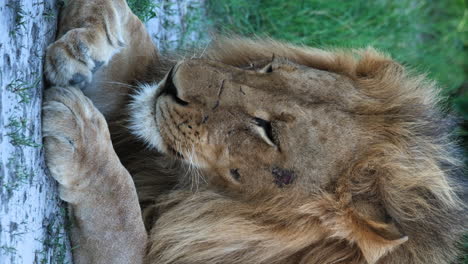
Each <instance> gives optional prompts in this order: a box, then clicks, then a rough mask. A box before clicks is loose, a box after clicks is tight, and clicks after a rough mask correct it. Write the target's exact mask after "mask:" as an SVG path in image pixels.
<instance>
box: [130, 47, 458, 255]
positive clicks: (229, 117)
mask: <svg viewBox="0 0 468 264" xmlns="http://www.w3.org/2000/svg"><path fill="white" fill-rule="evenodd" d="M206 53H207V55H204V56H203V59H190V60H184V61H181V62H179V63H178V64H176V65H175V66H174V67H173V68H172V70H171V71H170V72H169V73H168V74H167V75H166V77H165V78H164V79H163V80H162V81H161V82H160V83H159V84H158V85H154V86H152V85H147V86H143V88H142V90H141V91H140V92H138V93H137V94H136V95H135V96H134V98H133V101H132V103H131V104H130V106H131V125H132V127H131V128H132V130H133V132H134V133H135V134H136V135H137V136H139V137H140V138H141V139H143V140H144V141H145V142H147V143H149V144H150V145H152V146H154V147H156V148H157V149H158V150H159V151H160V152H163V153H166V154H168V155H172V156H174V157H177V158H179V159H182V160H185V161H186V162H187V163H189V164H191V165H193V166H196V167H198V168H200V169H201V170H203V172H204V175H205V177H206V182H203V181H202V182H201V183H202V184H203V189H202V191H201V192H188V191H186V190H181V191H180V192H179V191H175V192H174V193H171V195H169V196H167V197H166V196H165V199H166V200H167V201H163V202H162V203H163V204H171V206H172V205H173V206H174V207H173V208H171V209H167V211H165V212H164V213H163V214H162V215H161V216H160V217H159V218H158V220H157V221H158V222H157V224H156V225H155V227H154V228H153V230H152V235H153V236H154V237H157V238H158V239H157V240H155V242H154V243H155V244H153V249H152V253H151V254H153V255H155V256H160V254H163V253H162V252H171V253H167V255H166V257H168V259H169V260H172V259H173V258H175V257H174V252H175V251H167V248H168V246H167V245H168V244H171V245H173V249H177V252H179V251H178V250H179V248H181V247H182V248H185V251H180V252H179V253H180V254H179V255H178V256H179V257H180V260H181V261H180V263H186V262H189V261H186V260H187V259H193V258H194V257H198V259H200V260H203V261H200V263H208V262H209V261H212V260H213V259H214V258H215V257H219V260H220V261H219V263H222V262H223V261H222V260H224V259H225V258H226V256H227V255H228V256H230V257H229V259H232V260H233V263H298V262H299V261H298V259H301V260H302V262H301V263H325V262H326V263H335V262H336V263H337V262H338V260H339V261H343V263H344V262H346V263H365V262H366V261H367V263H377V262H378V261H379V260H380V259H382V258H387V259H391V258H392V255H391V254H388V253H389V252H392V251H393V250H395V252H397V251H396V249H397V248H399V250H400V251H399V253H398V252H397V253H395V254H400V255H401V256H402V258H401V259H406V257H405V256H406V254H407V253H404V252H413V249H414V248H417V250H421V252H423V251H424V252H425V254H426V253H427V252H428V251H427V250H425V249H421V248H419V244H418V243H419V242H418V241H421V240H428V238H430V237H431V236H433V234H434V233H435V232H439V233H440V230H445V229H443V227H441V226H439V225H438V224H434V223H439V222H440V223H445V222H447V221H452V220H450V219H452V216H454V215H455V214H449V213H447V214H446V215H443V214H441V215H440V217H439V218H438V219H439V220H437V221H439V222H435V221H434V216H435V215H434V211H433V209H434V208H435V205H434V204H438V205H437V206H439V207H437V208H440V210H439V209H437V210H439V212H442V211H443V210H446V208H457V206H458V205H457V202H456V198H453V197H454V195H453V191H452V188H451V187H450V184H451V183H450V182H449V181H450V180H449V179H448V176H447V174H446V171H444V170H443V169H441V167H440V166H441V164H452V165H453V164H455V163H456V160H455V159H453V160H452V159H451V158H450V155H448V154H447V155H446V154H444V153H449V151H450V150H449V148H450V143H449V141H447V140H446V139H447V138H448V137H440V136H435V135H437V134H438V133H442V134H443V133H446V132H440V131H441V130H440V128H439V125H438V124H439V123H440V120H442V119H441V118H440V116H438V114H437V111H438V109H437V107H436V102H437V99H436V98H437V94H436V92H435V89H434V87H433V85H432V84H431V83H428V82H426V81H424V78H422V77H420V76H416V77H411V76H409V75H407V73H406V72H405V71H404V69H403V67H402V66H401V65H399V64H397V63H395V62H394V61H392V60H391V59H390V58H388V57H385V56H383V55H382V54H379V53H377V52H375V51H374V50H372V49H369V50H365V51H355V53H353V52H329V51H323V50H318V49H308V48H303V47H296V46H291V45H287V44H282V43H278V42H272V41H249V40H242V39H240V40H236V39H234V40H232V39H230V40H227V41H219V42H215V43H214V44H213V46H212V47H211V48H209V49H208V50H207V52H206ZM272 54H274V55H275V56H276V59H272ZM356 55H357V56H356ZM435 150H437V151H435ZM189 174H190V175H193V173H190V172H189ZM434 201H437V202H434ZM161 206H165V205H161ZM450 210H452V209H450ZM444 212H450V211H444ZM414 219H420V220H417V221H416V222H415V220H414ZM447 219H449V220H447ZM181 227H183V228H181ZM420 227H421V228H420ZM422 228H423V229H422ZM181 230H183V232H182V231H181ZM240 230H242V231H243V232H240ZM430 230H433V231H430ZM254 234H257V236H253V237H252V235H254ZM212 235H213V236H212ZM408 237H409V240H408ZM422 237H425V238H424V239H423V238H422ZM161 241H164V242H161ZM187 241H191V242H187ZM272 241H274V243H273V244H272V243H271V242H272ZM327 241H328V242H327ZM434 241H435V240H434ZM182 242H183V245H182ZM296 242H297V243H296ZM343 243H344V244H343ZM206 245H210V246H209V247H206ZM401 245H404V246H401ZM438 246H439V245H438V244H433V245H432V244H431V248H432V249H437V248H438ZM206 248H209V249H210V250H209V252H210V253H209V254H207V252H206V251H205V249H206ZM213 248H216V249H218V250H212V249H213ZM227 248H229V249H236V250H233V251H232V252H230V253H226V250H225V249H227ZM213 252H217V253H216V254H215V256H214V255H213V254H214V253H213ZM327 252H335V254H329V253H327ZM402 252H403V253H402ZM431 252H432V250H431ZM441 252H442V251H440V252H439V253H437V254H438V256H443V254H442V253H441ZM218 253H219V254H218ZM226 254H227V255H226ZM408 254H409V253H408ZM420 255H421V254H420ZM426 255H427V254H426ZM343 256H346V257H343ZM438 256H436V255H435V253H434V255H431V256H428V257H427V259H431V261H422V263H429V262H440V261H432V260H433V259H436V258H438ZM184 257H186V258H187V259H184ZM169 260H168V262H171V261H169ZM234 260H236V261H237V262H236V261H234ZM272 260H275V261H276V262H274V261H272ZM283 260H284V262H282V261H283ZM286 260H287V261H289V262H287V261H286ZM402 261H403V262H404V260H402ZM397 262H398V261H397ZM400 262H401V261H399V262H398V263H400Z"/></svg>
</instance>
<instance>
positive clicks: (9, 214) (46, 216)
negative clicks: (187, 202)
mask: <svg viewBox="0 0 468 264" xmlns="http://www.w3.org/2000/svg"><path fill="white" fill-rule="evenodd" d="M59 1H60V0H6V1H0V264H10V263H27V264H30V263H71V258H70V245H69V240H68V235H67V231H66V230H67V227H66V224H67V223H66V221H65V219H66V210H65V209H64V207H65V205H64V204H63V203H62V202H61V201H60V200H59V199H58V196H57V187H56V184H55V182H54V181H53V179H52V178H50V176H48V175H47V170H46V168H45V165H44V157H43V151H42V145H41V144H42V139H41V133H40V131H41V119H40V116H41V102H42V91H43V88H44V84H43V78H42V76H43V73H42V67H43V65H42V62H43V57H44V54H45V49H46V47H47V45H48V44H49V43H50V42H52V41H53V39H54V37H55V31H56V23H57V15H58V9H59ZM152 1H153V0H152ZM152 3H153V5H154V13H155V14H156V16H155V17H154V18H153V19H151V20H150V21H149V22H148V26H149V28H150V32H151V35H152V36H153V39H154V40H155V42H156V44H157V45H158V46H159V47H160V48H161V49H163V50H171V49H176V48H178V47H181V46H186V45H190V43H193V41H195V40H197V39H198V38H199V36H200V35H199V34H197V33H195V31H193V29H194V28H195V26H194V25H195V22H198V21H199V20H198V18H199V17H198V15H197V14H202V13H203V11H202V5H203V1H194V0H192V1H189V0H187V1H185V0H184V1H182V0H179V1H177V0H160V1H156V0H154V1H153V2H152ZM188 14H190V16H189V15H188Z"/></svg>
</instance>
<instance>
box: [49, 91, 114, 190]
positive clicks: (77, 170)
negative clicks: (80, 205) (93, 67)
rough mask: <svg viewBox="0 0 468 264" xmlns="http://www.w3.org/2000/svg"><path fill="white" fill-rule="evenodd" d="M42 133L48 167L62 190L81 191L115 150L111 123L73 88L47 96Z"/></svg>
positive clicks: (51, 92) (50, 92) (50, 93)
mask: <svg viewBox="0 0 468 264" xmlns="http://www.w3.org/2000/svg"><path fill="white" fill-rule="evenodd" d="M42 111H43V112H42V133H43V140H44V142H43V143H44V149H45V157H46V163H47V166H48V168H49V170H50V172H51V174H52V177H54V178H55V179H56V180H57V181H58V182H59V183H60V185H61V186H62V187H65V188H67V189H81V188H82V187H85V186H86V185H87V184H88V183H89V176H90V174H92V171H93V170H98V169H99V167H98V166H99V165H100V164H99V160H100V159H103V158H104V159H105V158H106V156H108V155H109V153H113V152H112V151H110V149H111V148H112V143H111V139H110V135H109V130H108V127H107V123H106V121H105V119H104V117H103V116H102V114H101V113H100V112H99V111H98V110H97V109H96V108H95V107H94V105H93V103H92V102H91V100H89V99H88V98H87V97H86V96H84V95H83V93H82V92H81V91H80V90H79V89H77V88H73V87H67V88H57V87H53V88H50V89H48V90H46V92H45V96H44V103H43V110H42Z"/></svg>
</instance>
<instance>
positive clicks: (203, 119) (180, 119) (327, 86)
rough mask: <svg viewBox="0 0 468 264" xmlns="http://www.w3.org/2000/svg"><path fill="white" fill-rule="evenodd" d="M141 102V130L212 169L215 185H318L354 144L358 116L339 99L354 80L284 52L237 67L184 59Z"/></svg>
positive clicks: (171, 151) (168, 148)
mask: <svg viewBox="0 0 468 264" xmlns="http://www.w3.org/2000/svg"><path fill="white" fill-rule="evenodd" d="M148 89H153V90H154V91H153V92H152V93H150V94H152V96H151V97H152V99H148V101H147V102H145V103H144V104H147V105H145V106H141V107H148V108H151V109H152V110H153V111H152V112H151V113H150V114H149V116H147V118H146V120H142V121H140V122H143V123H145V128H144V129H143V130H141V131H140V133H141V134H142V135H143V136H144V137H145V138H147V139H149V141H150V142H151V143H152V144H153V145H155V146H157V147H158V149H159V150H160V151H162V152H165V153H168V154H171V155H175V156H178V157H180V158H182V159H184V160H186V161H187V162H190V163H191V164H193V165H195V166H197V167H201V168H203V169H204V170H205V171H206V174H207V175H206V176H207V177H209V179H210V181H209V182H210V183H211V184H217V185H222V186H225V187H228V188H234V189H242V190H252V191H254V190H257V191H258V190H263V189H265V188H267V189H275V188H278V187H286V186H288V187H289V186H298V187H306V189H307V190H308V191H313V190H314V186H315V187H317V186H320V185H322V184H324V183H326V182H327V181H328V180H329V179H330V178H333V175H336V174H337V173H339V171H337V170H339V168H340V167H341V166H340V164H339V163H340V162H343V161H346V160H348V158H347V157H352V156H353V155H352V151H353V149H355V147H356V143H357V140H355V139H356V138H357V135H356V134H357V133H358V131H357V128H356V127H357V126H356V121H355V120H354V119H353V118H351V116H350V115H349V114H348V113H346V111H345V110H346V109H345V107H346V106H345V105H343V103H342V101H341V100H340V98H342V97H343V96H345V94H348V93H349V91H351V92H352V91H353V90H354V88H353V86H352V84H351V81H350V79H348V78H346V77H343V76H340V75H338V74H334V73H330V72H326V71H321V70H317V69H314V68H310V67H306V66H302V65H299V64H295V63H292V62H289V61H287V60H284V59H266V60H263V61H256V62H253V64H252V65H251V66H249V67H234V66H230V65H227V64H223V63H220V62H216V61H212V60H201V59H194V60H185V61H182V62H180V63H178V64H177V65H176V66H175V67H174V68H173V69H172V70H171V72H170V73H169V74H168V75H167V76H166V78H165V80H163V81H162V82H161V83H160V84H159V88H158V89H157V91H156V88H151V87H149V88H148Z"/></svg>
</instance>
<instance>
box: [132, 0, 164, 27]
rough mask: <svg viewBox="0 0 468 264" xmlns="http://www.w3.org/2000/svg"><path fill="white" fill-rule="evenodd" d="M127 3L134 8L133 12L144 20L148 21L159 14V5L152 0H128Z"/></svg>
mask: <svg viewBox="0 0 468 264" xmlns="http://www.w3.org/2000/svg"><path fill="white" fill-rule="evenodd" d="M127 3H128V5H129V6H130V8H131V9H132V11H133V13H134V14H135V15H137V16H138V17H139V18H140V19H141V20H142V21H143V22H146V21H148V20H150V19H151V18H153V17H156V16H157V14H156V12H155V9H156V8H157V7H158V5H157V4H155V3H154V1H152V0H127Z"/></svg>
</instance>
